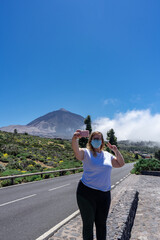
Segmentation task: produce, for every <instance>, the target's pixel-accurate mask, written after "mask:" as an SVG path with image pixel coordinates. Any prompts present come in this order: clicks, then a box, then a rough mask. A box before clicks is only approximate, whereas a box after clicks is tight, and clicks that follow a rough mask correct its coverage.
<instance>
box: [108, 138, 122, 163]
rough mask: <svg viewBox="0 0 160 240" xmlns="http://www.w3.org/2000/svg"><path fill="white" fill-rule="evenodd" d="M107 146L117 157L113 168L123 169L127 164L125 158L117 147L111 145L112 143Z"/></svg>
mask: <svg viewBox="0 0 160 240" xmlns="http://www.w3.org/2000/svg"><path fill="white" fill-rule="evenodd" d="M107 146H108V147H109V148H110V149H111V150H112V151H113V152H114V154H115V156H116V158H113V159H112V166H113V167H115V168H120V167H123V166H124V164H125V162H124V158H123V156H122V154H121V153H120V151H119V150H118V148H117V147H116V146H115V145H111V144H110V143H107Z"/></svg>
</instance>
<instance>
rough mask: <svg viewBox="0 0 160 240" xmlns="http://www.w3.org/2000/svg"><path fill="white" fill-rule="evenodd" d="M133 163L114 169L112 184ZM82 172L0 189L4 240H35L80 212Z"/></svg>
mask: <svg viewBox="0 0 160 240" xmlns="http://www.w3.org/2000/svg"><path fill="white" fill-rule="evenodd" d="M132 167H133V163H128V164H125V166H124V167H122V168H113V170H112V177H111V179H112V185H114V184H115V183H116V182H118V181H119V180H120V179H122V178H123V177H125V176H126V175H128V173H129V172H130V170H131V169H132ZM81 175H82V173H78V174H73V175H68V176H63V177H57V178H54V179H48V180H44V181H39V182H32V183H27V184H21V185H15V186H10V187H5V188H0V240H11V239H16V240H35V239H37V238H38V237H39V236H41V235H42V234H43V233H45V232H47V231H48V230H49V229H50V228H52V227H53V226H55V225H57V224H58V223H59V222H61V221H62V220H63V219H65V218H66V217H68V216H69V215H71V214H72V213H73V212H75V211H77V209H78V207H77V203H76V196H75V192H76V187H77V184H78V182H79V179H80V178H81Z"/></svg>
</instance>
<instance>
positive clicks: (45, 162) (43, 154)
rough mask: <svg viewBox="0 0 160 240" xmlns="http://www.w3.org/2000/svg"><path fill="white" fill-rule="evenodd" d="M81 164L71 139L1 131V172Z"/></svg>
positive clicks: (21, 172)
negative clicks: (72, 146) (75, 155)
mask: <svg viewBox="0 0 160 240" xmlns="http://www.w3.org/2000/svg"><path fill="white" fill-rule="evenodd" d="M80 166H82V163H81V161H78V160H76V158H75V157H74V154H73V151H72V148H71V142H70V141H67V140H56V139H49V138H41V137H36V136H30V135H26V134H13V133H7V132H1V131H0V176H4V175H11V174H23V173H28V172H36V171H38V172H39V171H47V170H57V169H68V168H74V167H80Z"/></svg>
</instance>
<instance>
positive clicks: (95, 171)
mask: <svg viewBox="0 0 160 240" xmlns="http://www.w3.org/2000/svg"><path fill="white" fill-rule="evenodd" d="M113 158H114V156H113V155H112V154H110V153H109V152H107V151H101V152H100V153H97V156H96V157H94V156H93V153H92V152H91V151H90V150H89V149H87V148H85V149H84V159H83V161H82V162H83V170H84V172H83V175H82V178H81V181H82V182H83V184H84V185H86V186H87V187H90V188H93V189H97V190H101V191H104V192H105V191H109V190H110V189H111V170H112V159H113Z"/></svg>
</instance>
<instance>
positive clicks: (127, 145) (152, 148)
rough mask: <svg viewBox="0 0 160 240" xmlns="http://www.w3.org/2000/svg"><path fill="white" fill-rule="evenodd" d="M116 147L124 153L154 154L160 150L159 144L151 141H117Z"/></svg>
mask: <svg viewBox="0 0 160 240" xmlns="http://www.w3.org/2000/svg"><path fill="white" fill-rule="evenodd" d="M118 146H119V148H120V149H122V150H126V151H139V152H142V153H147V154H154V153H155V152H156V151H158V150H159V148H160V143H158V142H151V141H148V142H147V141H140V142H132V141H129V140H125V141H118Z"/></svg>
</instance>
